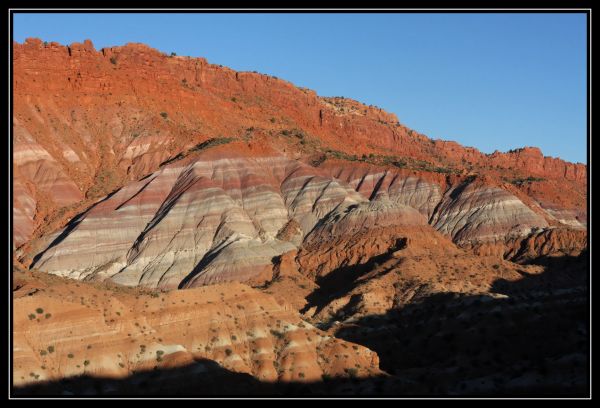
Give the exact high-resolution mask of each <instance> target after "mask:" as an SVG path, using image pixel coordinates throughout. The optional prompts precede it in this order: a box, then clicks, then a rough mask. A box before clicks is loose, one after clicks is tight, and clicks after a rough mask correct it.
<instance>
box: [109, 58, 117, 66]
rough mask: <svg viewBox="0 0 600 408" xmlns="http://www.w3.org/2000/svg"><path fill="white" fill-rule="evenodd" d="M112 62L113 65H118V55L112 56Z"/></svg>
mask: <svg viewBox="0 0 600 408" xmlns="http://www.w3.org/2000/svg"><path fill="white" fill-rule="evenodd" d="M110 63H111V64H113V65H117V58H116V57H110Z"/></svg>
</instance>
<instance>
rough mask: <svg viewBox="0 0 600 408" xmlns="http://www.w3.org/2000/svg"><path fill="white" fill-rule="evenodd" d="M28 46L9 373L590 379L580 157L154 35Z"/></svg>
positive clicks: (21, 101) (412, 386) (578, 383)
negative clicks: (551, 336) (411, 113)
mask: <svg viewBox="0 0 600 408" xmlns="http://www.w3.org/2000/svg"><path fill="white" fill-rule="evenodd" d="M13 48H14V53H13V63H14V81H13V89H14V106H13V108H14V117H13V142H14V143H13V144H14V151H13V159H14V160H13V178H14V190H13V194H14V196H13V238H14V245H13V248H14V249H15V251H14V256H13V257H14V258H15V259H14V260H15V262H16V263H17V264H18V265H22V266H23V267H25V268H26V267H29V268H31V269H33V270H35V271H36V272H34V273H33V276H29V275H26V274H25V273H24V272H22V271H21V272H14V276H17V275H18V276H19V278H18V279H16V283H15V285H14V286H13V290H14V293H13V295H14V296H13V297H14V299H15V302H14V321H15V331H14V339H15V341H14V343H13V345H14V348H13V354H14V366H13V369H14V379H15V384H17V385H29V386H31V385H32V384H38V385H39V386H40V387H42V388H40V389H41V390H43V389H44V388H43V384H41V383H43V382H46V381H51V382H54V381H60V380H62V379H65V378H73V377H80V376H83V377H82V378H103V379H105V380H104V382H102V383H101V384H100V386H101V387H105V386H108V387H110V386H112V385H108V384H109V383H110V384H114V383H113V382H110V381H108V379H109V378H112V379H115V381H116V379H119V378H126V380H125V381H124V382H123V383H121V386H123V387H125V388H126V387H127V385H128V384H131V385H132V386H134V388H135V389H136V390H138V391H139V392H141V393H144V392H145V390H144V389H143V387H145V386H146V385H144V384H147V382H149V381H150V382H152V381H155V380H156V376H158V377H160V376H161V375H162V374H160V373H162V372H163V371H164V372H168V374H165V376H170V378H171V380H172V381H171V382H173V379H175V382H179V380H178V379H181V380H182V383H183V382H184V381H183V380H185V378H186V376H190V377H194V378H195V379H196V382H195V383H194V384H198V383H199V384H204V385H206V384H213V383H214V382H215V381H217V382H219V381H221V382H226V381H229V379H234V378H235V379H237V380H233V381H241V382H243V383H244V384H245V387H249V388H250V389H252V388H253V387H254V390H255V391H257V390H261V391H262V390H267V388H265V384H279V383H290V382H291V383H294V384H300V385H301V386H305V385H306V386H307V387H308V384H309V383H310V384H313V385H314V384H321V386H322V387H321V388H318V390H320V391H325V392H333V393H334V394H335V392H336V391H335V390H337V389H336V388H335V387H334V386H333V384H332V383H331V382H330V380H331V378H344V379H347V380H348V381H349V383H345V385H344V383H342V386H343V387H345V388H343V389H342V390H341V391H342V393H354V392H358V391H359V390H361V392H362V391H364V390H368V391H365V392H366V393H369V392H373V390H375V392H382V390H383V391H385V390H387V391H388V392H391V393H398V392H399V390H402V392H406V393H407V394H411V393H412V394H415V393H416V394H419V395H420V394H422V393H427V394H435V393H436V392H437V393H439V392H444V393H454V394H461V393H465V392H466V393H468V392H469V391H473V392H483V393H485V392H486V390H489V389H493V387H500V388H502V389H503V390H505V391H506V392H513V391H515V390H519V389H520V388H519V387H521V385H520V384H529V385H531V384H534V383H542V384H545V385H551V386H552V388H557V387H558V388H560V387H561V383H564V380H565V377H564V375H563V376H561V375H560V374H561V373H560V372H557V373H555V372H554V371H552V372H551V377H552V378H551V379H548V378H544V379H543V381H541V382H540V381H537V380H538V379H539V378H538V377H535V376H536V375H538V374H539V375H543V374H540V373H542V372H546V371H547V368H544V367H546V366H547V365H548V364H550V363H552V364H556V366H557V367H565V370H568V372H569V373H576V375H574V376H572V377H571V378H572V379H573V378H574V380H572V384H571V385H569V386H566V385H562V387H563V388H565V389H573V387H582V386H583V385H585V375H583V374H582V371H581V370H580V369H578V367H579V365H580V359H581V358H582V352H581V350H584V349H585V347H584V345H582V343H581V342H582V338H583V334H585V327H584V326H582V324H583V323H582V321H583V320H582V319H581V316H583V312H582V311H581V308H582V306H583V300H584V297H583V296H582V293H584V292H585V280H584V279H583V277H584V276H583V272H582V271H584V266H585V265H584V263H585V262H584V261H585V259H584V257H585V254H586V248H587V231H586V227H587V207H586V187H587V174H586V173H587V168H586V166H585V165H582V164H573V163H566V162H564V161H562V160H560V159H555V158H549V157H544V156H543V155H542V153H541V152H540V151H539V149H537V148H531V147H527V148H523V149H517V150H514V151H511V152H507V153H499V152H495V153H493V154H491V155H485V154H482V153H480V152H479V151H477V150H476V149H473V148H466V147H462V146H460V145H458V144H456V143H454V142H445V141H437V140H436V141H434V140H430V139H428V138H427V137H426V136H424V135H421V134H419V133H417V132H414V131H412V130H410V129H408V128H406V127H405V126H403V125H401V124H400V123H399V122H398V119H397V118H396V117H395V115H393V114H389V113H387V112H385V111H383V110H381V109H379V108H376V107H372V106H365V105H363V104H361V103H359V102H356V101H352V100H349V99H346V98H343V97H335V98H324V97H319V96H317V95H316V94H315V93H314V92H313V91H310V90H306V89H303V88H297V87H295V86H293V85H292V84H290V83H288V82H285V81H282V80H279V79H277V78H274V77H269V76H266V75H261V74H257V73H249V72H235V71H232V70H230V69H228V68H225V67H221V66H217V65H212V64H209V63H208V62H207V61H206V60H204V59H201V58H187V57H176V56H172V57H169V56H167V55H166V54H163V53H161V52H159V51H157V50H154V49H151V48H149V47H146V46H144V45H141V44H127V45H125V46H123V47H113V48H106V49H102V50H96V49H95V48H94V46H93V44H92V43H91V42H89V41H86V42H84V43H83V44H71V45H70V46H62V45H60V44H57V43H42V42H41V41H40V40H35V39H29V40H27V41H26V42H25V43H24V44H16V43H14V44H13ZM573 257H578V258H573ZM573 259H575V261H573ZM571 261H573V262H575V265H576V268H575V269H576V270H575V269H574V270H575V272H576V273H573V271H572V269H573V268H572V267H571V266H570V264H569V262H571ZM19 270H20V269H19ZM37 270H39V271H42V272H47V273H48V274H39V273H38V272H37ZM564 271H567V273H563V272H564ZM51 275H58V276H59V277H56V276H51ZM25 276H29V277H28V278H25ZM61 277H67V278H72V279H76V280H78V281H83V282H77V281H72V280H70V279H61ZM523 281H526V282H525V283H521V282H523ZM240 282H242V283H244V284H242V283H240ZM539 282H541V283H539ZM538 283H539V285H538ZM536 285H537V286H536ZM525 287H526V290H524V289H523V288H525ZM540 288H543V289H544V290H543V291H542V290H538V289H540ZM173 289H185V290H181V291H177V290H173ZM546 290H547V291H548V292H545V291H546ZM167 291H168V292H167ZM523 292H526V293H525V294H523ZM530 298H531V299H534V301H533V303H532V304H531V305H530V304H529V303H527V301H528V299H530ZM516 301H519V302H521V301H523V302H522V303H519V304H517V305H515V304H514V302H516ZM545 302H546V303H545ZM539 304H543V305H546V304H547V305H548V307H547V309H545V310H546V311H547V312H548V316H554V315H556V316H558V319H557V320H556V321H557V322H558V324H559V325H561V327H563V326H564V327H563V328H568V329H569V330H570V331H571V332H570V335H569V336H566V337H565V338H561V339H560V341H558V342H557V344H554V345H552V347H550V348H547V346H546V343H544V342H540V341H538V340H539V339H538V338H537V337H536V338H535V339H534V341H533V343H532V344H535V347H534V346H532V345H530V344H528V343H527V342H526V341H525V340H527V339H525V338H518V334H519V331H520V332H523V330H522V327H524V326H519V324H517V323H518V322H527V323H526V324H525V325H526V326H527V327H528V328H529V327H532V328H534V329H535V330H536V333H542V334H543V335H540V338H541V337H546V336H547V331H548V330H550V329H551V327H550V323H552V324H554V323H553V320H552V318H548V319H540V318H538V317H537V316H538V315H539V313H538V312H539V310H538V309H536V308H537V307H538V306H539ZM481 305H483V306H481ZM563 306H565V307H563ZM544 307H546V306H544ZM528 308H530V309H532V310H533V311H534V312H535V313H531V310H529V309H528ZM298 312H301V314H299V313H298ZM438 314H439V315H440V316H443V318H440V319H430V317H431V316H437V315H438ZM504 315H506V316H508V317H509V319H508V320H502V319H501V317H497V316H504ZM487 316H494V318H495V319H497V320H498V321H494V322H493V325H488V324H487V323H486V321H487V320H488V319H486V318H485V317H487ZM512 319H514V321H513V320H512ZM431 320H433V321H431ZM482 322H483V323H482ZM515 322H517V323H515ZM465 325H466V326H465ZM316 327H319V328H320V329H323V330H326V332H325V331H321V330H320V329H317V328H316ZM552 327H554V326H552ZM515 328H516V329H515ZM517 329H518V330H517ZM476 330H477V331H478V335H480V336H479V337H481V338H480V339H479V337H477V336H474V335H473V333H472V332H474V331H476ZM490 330H491V331H492V332H493V333H494V336H493V340H489V339H488V337H487V336H486V335H485V334H486V333H487V332H488V331H490ZM503 330H506V331H507V332H508V333H510V336H511V337H510V339H509V340H507V344H508V345H503V344H500V342H502V341H503V340H499V339H501V338H504V336H503ZM556 330H558V331H560V330H562V329H561V328H560V327H557V328H556ZM574 331H575V332H574ZM582 333H583V334H582ZM413 336H414V339H415V340H414V342H413V340H412V337H413ZM455 336H459V337H460V338H461V339H462V340H461V344H465V345H467V346H468V347H467V346H465V347H466V348H465V349H464V350H463V349H460V350H457V347H456V345H455V344H454V345H453V344H452V339H453V338H454V337H455ZM515 336H517V338H516V339H515ZM463 337H464V339H463ZM339 338H345V339H356V340H357V341H358V342H359V343H360V344H363V345H368V347H369V348H371V349H372V350H375V351H376V352H377V353H375V352H373V351H372V350H370V349H368V348H365V347H362V346H359V345H358V344H348V343H347V342H345V341H342V340H340V339H339ZM473 339H479V340H481V341H482V342H484V341H485V342H486V344H487V342H490V341H492V342H496V343H497V344H495V343H494V348H495V349H496V350H500V351H499V352H498V353H500V352H501V353H502V354H498V355H492V354H491V353H488V354H485V353H483V354H485V360H481V361H479V359H478V358H479V357H477V355H473V354H472V353H471V351H472V350H471V349H469V347H470V348H473V349H475V348H476V347H477V346H478V344H479V343H477V342H476V341H475V340H473ZM563 340H564V342H563ZM513 341H514V344H517V345H518V347H516V348H515V347H512V345H513V343H511V342H513ZM428 344H429V345H431V344H433V345H434V346H432V347H430V348H427V347H429V346H428ZM481 344H483V343H481ZM498 345H499V346H498ZM574 345H576V347H575V346H574ZM421 346H423V347H425V348H427V350H426V351H423V350H422V349H421V348H420V347H421ZM446 346H448V347H446ZM496 346H498V347H496ZM519 348H522V349H523V350H527V355H525V356H519V355H517V354H518V353H517V352H515V349H519ZM575 348H576V350H575ZM567 352H572V353H571V354H572V355H570V356H569V355H567V356H566V357H565V355H566V354H565V353H567ZM419 353H421V354H419ZM423 353H425V354H423ZM455 355H456V356H457V357H456V358H457V359H458V360H460V361H455V360H453V359H452V358H451V357H448V356H455ZM378 356H383V359H384V360H383V361H384V362H383V365H382V366H383V367H384V370H385V371H386V372H383V371H381V370H380V369H379V357H378ZM420 356H423V361H419V360H418V359H419V358H420ZM503 356H504V357H508V361H509V362H510V365H509V366H507V367H504V366H501V364H500V362H501V361H502V358H503ZM530 357H532V358H535V364H533V365H531V364H530V365H528V364H529V363H528V361H529V358H530ZM561 358H566V360H564V361H563V360H560V359H561ZM550 359H551V360H550ZM467 360H469V361H467ZM471 360H473V362H472V365H470V364H471ZM492 360H493V362H491V361H492ZM546 360H548V361H546ZM559 360H560V361H559ZM425 362H426V363H425ZM538 363H539V364H540V367H541V370H542V371H539V369H538V368H537V366H536V364H538ZM183 367H187V368H185V369H184V368H183ZM440 367H441V368H440ZM482 367H488V368H489V367H493V370H491V369H487V368H483V369H482ZM532 367H533V368H532ZM438 368H440V369H439V370H438ZM167 370H171V371H167ZM523 370H524V371H523ZM535 370H538V371H535ZM543 370H546V371H543ZM521 371H522V372H524V373H527V375H531V376H533V377H532V378H533V379H531V378H530V379H519V378H520V377H519V375H520V374H518V373H520V372H521ZM155 372H156V373H157V374H154V373H155ZM565 372H566V371H565ZM148 373H150V374H148ZM241 373H246V374H248V375H247V376H242V377H239V376H238V374H241ZM494 373H497V375H495V374H494ZM366 378H368V381H366V380H365V382H361V383H360V384H359V379H366ZM429 378H431V379H433V380H434V384H435V387H437V388H431V387H430V381H428V379H429ZM205 379H206V382H205V381H204V380H205ZM249 379H252V380H253V381H254V382H252V381H249ZM458 379H462V380H460V381H462V382H459V380H458ZM463 380H464V381H463ZM515 381H516V383H515ZM519 381H521V383H519ZM52 384H55V385H56V384H58V385H57V386H58V388H59V389H60V390H62V389H63V387H62V386H61V385H60V384H61V383H60V382H57V383H52ZM154 384H155V383H154ZM348 384H350V385H349V386H348ZM96 385H98V384H96ZM221 385H222V384H221ZM82 387H84V388H85V387H87V385H86V383H85V381H84V383H83V385H82ZM140 387H141V388H140ZM569 387H571V388H569ZM176 388H177V387H176ZM184 388H185V387H184ZM217 389H221V388H218V387H217ZM244 389H248V388H244ZM273 389H274V388H271V389H269V390H270V391H269V392H271V391H273ZM578 389H579V388H578ZM113 391H114V390H113ZM213 391H214V390H213ZM257 392H258V391H257Z"/></svg>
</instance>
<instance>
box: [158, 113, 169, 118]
mask: <svg viewBox="0 0 600 408" xmlns="http://www.w3.org/2000/svg"><path fill="white" fill-rule="evenodd" d="M160 116H162V117H163V119H166V118H168V117H169V114H168V113H167V112H161V113H160Z"/></svg>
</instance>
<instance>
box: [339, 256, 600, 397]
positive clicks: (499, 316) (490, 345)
mask: <svg viewBox="0 0 600 408" xmlns="http://www.w3.org/2000/svg"><path fill="white" fill-rule="evenodd" d="M536 263H539V264H542V265H544V266H545V271H544V272H543V273H541V274H539V275H526V274H523V278H522V279H520V280H518V281H515V282H508V281H505V280H498V281H496V282H494V284H493V285H492V288H493V290H492V292H494V293H492V295H490V296H486V295H481V296H476V295H463V294H458V293H439V294H435V295H432V296H430V297H428V298H426V299H424V300H423V301H421V302H419V303H415V304H410V305H407V306H405V307H404V308H402V309H398V310H392V311H389V312H388V313H386V314H385V315H375V316H366V317H364V318H361V319H360V320H358V321H355V322H352V323H343V324H341V325H340V326H339V328H338V329H336V337H339V338H342V339H344V340H347V341H351V342H355V343H358V344H362V345H364V346H366V347H368V348H370V349H372V350H374V351H376V352H377V354H378V355H379V358H380V367H381V368H382V369H383V370H385V371H386V372H388V373H390V374H392V375H394V376H397V377H400V378H403V379H404V380H406V381H409V382H410V381H412V382H414V384H416V385H415V388H414V391H413V392H416V393H418V394H427V395H436V396H439V395H461V394H467V395H518V396H525V395H528V396H537V395H563V396H564V395H569V396H574V395H577V396H586V395H588V393H589V367H590V366H589V356H590V354H589V346H590V344H589V317H590V315H589V305H590V303H589V290H588V287H589V286H588V274H589V258H588V253H587V251H586V252H584V253H583V254H582V255H581V256H579V257H561V258H544V259H540V260H538V261H537V262H536Z"/></svg>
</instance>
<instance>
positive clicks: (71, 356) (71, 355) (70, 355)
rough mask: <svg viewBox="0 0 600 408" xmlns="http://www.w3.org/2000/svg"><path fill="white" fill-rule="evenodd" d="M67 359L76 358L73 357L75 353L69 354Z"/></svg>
mask: <svg viewBox="0 0 600 408" xmlns="http://www.w3.org/2000/svg"><path fill="white" fill-rule="evenodd" d="M67 357H69V358H73V357H75V356H74V355H73V353H69V354H67Z"/></svg>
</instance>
